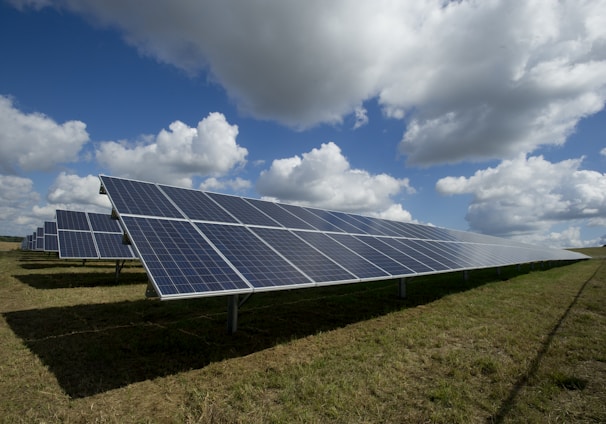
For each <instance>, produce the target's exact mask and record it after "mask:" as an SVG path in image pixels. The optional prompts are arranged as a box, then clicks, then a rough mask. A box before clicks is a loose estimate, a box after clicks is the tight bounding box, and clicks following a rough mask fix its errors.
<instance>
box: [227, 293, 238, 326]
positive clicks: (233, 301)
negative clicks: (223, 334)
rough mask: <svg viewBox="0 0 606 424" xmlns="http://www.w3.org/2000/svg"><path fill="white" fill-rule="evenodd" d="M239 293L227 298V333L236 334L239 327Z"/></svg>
mask: <svg viewBox="0 0 606 424" xmlns="http://www.w3.org/2000/svg"><path fill="white" fill-rule="evenodd" d="M238 305H239V302H238V295H237V294H233V295H231V296H229V297H228V298H227V334H234V333H235V332H236V330H237V329H238Z"/></svg>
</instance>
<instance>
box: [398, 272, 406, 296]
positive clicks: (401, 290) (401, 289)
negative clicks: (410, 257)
mask: <svg viewBox="0 0 606 424" xmlns="http://www.w3.org/2000/svg"><path fill="white" fill-rule="evenodd" d="M398 297H399V298H400V299H406V277H402V278H400V281H399V283H398Z"/></svg>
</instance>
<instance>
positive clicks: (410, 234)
mask: <svg viewBox="0 0 606 424" xmlns="http://www.w3.org/2000/svg"><path fill="white" fill-rule="evenodd" d="M100 179H101V190H102V192H105V193H107V194H108V195H109V198H110V201H111V203H112V205H113V208H114V210H115V212H116V213H117V214H118V216H119V217H120V220H121V221H122V224H123V226H124V228H125V230H126V232H127V234H128V236H129V239H130V240H131V242H132V244H133V247H134V248H135V250H136V251H137V252H138V254H139V256H140V259H141V260H142V262H143V265H144V267H145V268H146V270H147V272H148V276H149V278H150V280H151V282H152V284H153V285H154V288H155V289H156V292H157V293H158V294H159V296H160V297H161V298H180V297H191V296H209V295H223V294H235V293H250V292H254V291H265V290H277V289H288V288H295V287H311V286H318V285H327V284H342V283H349V282H358V281H370V280H379V279H386V278H395V277H406V276H414V275H422V274H433V273H439V272H450V271H456V270H467V269H474V268H486V267H497V266H505V265H511V264H518V263H528V262H536V261H547V260H578V259H583V258H585V256H584V255H581V254H577V253H574V252H569V251H563V250H556V249H546V248H539V247H535V246H529V245H523V244H520V243H516V242H511V241H508V240H501V239H498V238H495V237H489V236H482V235H478V234H471V233H464V232H460V231H451V230H447V229H443V228H436V227H430V226H426V225H418V224H410V223H403V222H397V221H390V220H384V219H378V218H371V217H365V216H360V215H355V214H348V213H343V212H334V211H327V210H320V209H314V208H308V207H300V206H293V205H285V204H279V203H274V202H267V201H262V200H255V199H247V198H242V197H236V196H228V195H222V194H216V193H207V192H203V191H198V190H190V189H183V188H177V187H171V186H166V185H160V184H153V183H148V182H139V181H134V180H128V179H121V178H115V177H109V176H101V177H100Z"/></svg>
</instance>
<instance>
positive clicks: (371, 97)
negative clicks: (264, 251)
mask: <svg viewBox="0 0 606 424" xmlns="http://www.w3.org/2000/svg"><path fill="white" fill-rule="evenodd" d="M371 3H372V4H371ZM395 3H396V4H394V2H388V1H376V2H368V4H366V3H365V2H358V1H355V0H341V1H333V2H330V3H329V4H326V2H323V1H307V2H287V1H281V0H275V1H264V2H257V1H246V2H242V1H224V2H207V1H199V2H185V1H175V2H171V3H170V7H167V6H166V4H168V3H165V2H155V1H149V2H139V1H128V0H121V1H116V2H114V1H105V2H96V1H92V0H81V1H76V0H62V1H54V2H51V1H46V0H12V1H5V2H0V54H1V57H2V66H0V130H1V131H0V183H1V184H0V234H5V235H25V234H31V232H32V231H33V230H34V229H35V227H37V226H39V225H40V224H41V223H42V221H44V220H49V219H53V217H54V211H55V210H56V209H60V208H68V209H77V210H87V211H96V212H103V211H108V212H109V209H108V208H109V206H108V203H107V199H105V198H104V197H103V196H100V195H98V194H97V190H98V185H99V184H98V178H97V176H98V174H99V173H104V174H108V175H115V176H122V177H129V178H135V179H140V180H146V181H157V182H161V183H167V184H174V185H179V186H186V187H192V188H202V189H208V190H212V191H218V192H222V193H234V194H239V195H244V196H250V197H255V198H268V199H276V200H280V201H284V202H289V203H296V204H302V205H312V206H317V207H323V208H328V209H335V210H343V211H348V212H358V213H364V214H370V215H374V216H381V217H385V218H392V219H401V220H406V221H414V222H420V223H430V224H434V225H438V226H443V227H448V228H455V229H461V230H471V231H477V232H482V233H486V234H492V235H498V236H503V237H509V238H515V239H518V240H521V241H525V242H530V243H535V244H541V245H550V246H558V247H575V246H593V245H601V244H604V243H606V174H605V173H604V170H605V169H606V138H605V134H606V133H605V124H606V112H605V111H604V104H605V101H606V2H604V1H591V2H580V3H579V2H578V1H569V2H566V1H564V2H556V1H550V0H542V1H539V0H537V1H533V2H509V1H489V2H479V3H478V4H475V3H476V2H468V1H462V2H453V3H447V2H443V1H438V0H434V1H426V2H402V4H397V3H398V2H395ZM406 3H410V4H406ZM518 3H519V4H518Z"/></svg>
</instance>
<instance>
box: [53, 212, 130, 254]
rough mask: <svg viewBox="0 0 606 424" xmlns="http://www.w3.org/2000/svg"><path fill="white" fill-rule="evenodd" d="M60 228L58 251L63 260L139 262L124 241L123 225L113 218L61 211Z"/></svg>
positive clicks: (59, 217)
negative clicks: (121, 260)
mask: <svg viewBox="0 0 606 424" xmlns="http://www.w3.org/2000/svg"><path fill="white" fill-rule="evenodd" d="M57 228H58V230H57V231H58V233H59V238H58V240H57V242H58V243H57V250H58V251H59V257H60V258H62V259H116V260H118V259H124V260H126V259H135V258H136V255H135V253H134V252H133V250H132V249H131V248H130V247H129V246H128V245H125V244H124V243H123V241H122V236H123V230H122V227H121V226H120V223H119V221H118V220H116V219H112V217H111V216H110V215H105V214H99V213H93V212H82V211H67V210H61V209H58V210H57ZM71 233H74V234H71Z"/></svg>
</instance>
